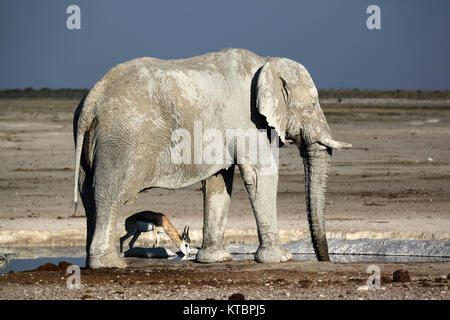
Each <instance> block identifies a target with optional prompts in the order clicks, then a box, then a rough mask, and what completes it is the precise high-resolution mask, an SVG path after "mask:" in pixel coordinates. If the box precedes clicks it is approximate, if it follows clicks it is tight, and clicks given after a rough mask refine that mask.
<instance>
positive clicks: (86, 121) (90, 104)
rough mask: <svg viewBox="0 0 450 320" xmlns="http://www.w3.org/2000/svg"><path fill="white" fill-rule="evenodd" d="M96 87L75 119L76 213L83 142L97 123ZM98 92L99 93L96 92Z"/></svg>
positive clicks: (74, 204)
mask: <svg viewBox="0 0 450 320" xmlns="http://www.w3.org/2000/svg"><path fill="white" fill-rule="evenodd" d="M95 89H96V88H95V87H94V88H93V89H92V90H91V91H90V92H89V94H88V95H87V96H86V98H85V99H84V103H83V106H82V109H81V111H80V114H79V117H78V119H75V121H74V126H76V129H75V128H74V129H75V132H76V133H75V181H74V190H73V206H74V210H75V213H76V212H77V206H78V183H79V176H80V165H81V154H82V152H83V142H84V139H85V135H86V133H87V132H88V131H89V130H91V128H92V127H93V126H94V125H95V123H96V120H95V119H96V116H95V115H96V113H95V111H96V105H97V104H96V101H97V99H95V97H96V96H98V92H95V91H94V90H95ZM96 93H97V94H96Z"/></svg>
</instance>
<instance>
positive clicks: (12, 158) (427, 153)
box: [0, 99, 450, 299]
mask: <svg viewBox="0 0 450 320" xmlns="http://www.w3.org/2000/svg"><path fill="white" fill-rule="evenodd" d="M322 104H323V107H324V110H325V113H326V116H327V119H328V122H329V124H330V127H331V129H332V131H333V135H334V137H335V138H336V139H338V140H343V141H347V142H351V143H352V144H353V146H354V148H353V149H351V150H349V151H341V152H335V155H334V160H333V165H332V171H331V174H330V179H329V188H328V198H327V229H328V231H329V232H330V235H331V236H336V237H341V238H345V237H353V238H358V237H359V238H361V237H391V238H405V239H446V240H449V239H450V236H449V233H450V219H449V218H450V212H449V211H450V160H449V158H450V148H449V147H448V146H449V138H450V126H449V124H450V102H449V101H448V100H446V101H431V102H430V101H423V100H422V101H410V100H401V101H398V100H390V99H384V100H380V99H378V100H377V99H372V100H361V99H359V100H355V99H353V100H351V99H343V100H342V101H341V102H337V101H336V100H328V101H324V102H323V103H322ZM76 105H77V101H75V100H56V99H35V100H31V99H28V100H20V99H18V100H1V101H0V150H1V154H0V162H1V164H2V165H1V166H0V204H1V205H0V246H3V247H5V246H8V247H10V246H14V245H24V244H27V243H33V241H36V239H40V241H41V242H40V244H41V245H42V243H45V241H49V240H48V238H45V237H44V238H39V235H42V234H43V231H49V232H57V231H58V232H61V233H60V234H59V237H60V238H58V239H59V240H54V239H53V240H51V241H56V242H58V241H59V242H58V243H56V244H67V243H73V244H78V245H79V244H82V243H83V241H84V231H83V230H84V224H85V219H84V218H74V217H71V216H72V215H73V211H72V208H71V201H72V188H73V185H72V180H73V167H74V166H73V163H74V159H73V158H74V152H73V140H72V123H71V117H72V112H73V109H74V108H75V107H76ZM280 164H281V166H280V183H279V187H278V216H279V228H280V229H281V230H282V232H281V234H282V239H283V241H284V242H286V241H289V240H294V239H298V238H300V237H306V236H307V235H308V231H307V222H306V216H305V205H304V186H303V168H302V167H301V160H300V159H299V157H298V152H297V150H296V149H295V148H294V147H292V146H288V147H287V148H283V149H281V152H280ZM145 209H151V210H155V211H161V212H164V213H166V214H167V215H168V216H169V217H170V219H171V220H172V221H173V223H174V224H175V226H176V227H177V228H179V229H181V228H182V227H183V226H184V225H185V224H189V225H190V226H191V229H192V230H193V231H194V235H196V236H195V237H194V238H195V239H196V241H197V243H198V242H199V241H200V240H201V237H200V236H201V232H200V231H201V227H202V194H201V190H200V184H195V185H193V186H191V187H188V188H185V189H183V190H175V191H170V190H161V189H157V190H151V191H149V192H145V193H143V194H141V195H140V198H139V200H138V202H137V203H136V204H135V205H133V206H125V207H124V208H123V209H122V210H121V212H120V218H119V226H118V229H122V228H123V227H122V226H123V224H122V223H123V220H124V219H125V218H126V217H127V216H128V215H130V214H131V213H134V212H137V211H139V210H145ZM78 215H82V210H81V213H78ZM69 229H70V230H72V232H73V233H72V234H70V233H68V230H69ZM30 230H36V231H38V232H37V233H36V234H34V235H31V234H30V233H28V234H25V233H24V234H23V237H22V238H20V237H18V236H17V237H16V238H14V236H15V235H18V234H20V232H18V231H30ZM228 230H229V231H228V237H227V240H228V241H229V242H231V241H236V242H239V241H241V242H242V241H245V242H249V241H255V232H254V230H255V222H254V218H253V214H252V212H251V208H250V205H249V202H248V199H247V196H246V193H245V190H244V186H243V183H242V181H241V179H240V177H239V176H236V180H235V185H234V189H233V197H232V204H231V208H230V218H229V223H228ZM77 232H78V233H77ZM248 232H250V236H249V237H246V236H245V234H248ZM252 232H253V233H252ZM72 235H73V236H72ZM283 235H284V236H283ZM77 237H78V238H77ZM293 237H294V239H293ZM11 239H12V240H11ZM46 239H47V240H46ZM55 239H56V238H55ZM42 241H43V242H42ZM65 241H66V242H65ZM53 244H55V243H53ZM366 266H367V264H364V263H353V264H317V263H315V262H291V263H288V264H282V265H276V266H270V267H267V268H268V270H270V271H268V270H266V271H264V270H262V269H259V268H260V267H259V265H257V264H254V263H253V262H237V261H236V262H232V263H228V264H224V265H220V266H217V267H211V266H203V265H197V264H193V263H191V262H188V263H186V264H183V265H179V266H172V265H171V266H170V267H168V265H166V264H164V265H160V264H158V263H155V264H153V263H151V264H150V265H148V266H145V268H144V269H142V270H141V269H139V268H140V267H135V268H137V269H135V271H134V272H133V274H134V275H136V277H135V278H133V277H134V275H133V274H131V273H129V271H130V270H131V269H130V270H129V269H127V270H125V271H123V270H120V271H119V270H116V271H105V272H102V271H83V272H82V277H83V279H85V281H86V282H85V283H86V287H84V288H83V291H81V292H68V291H67V290H65V289H64V286H63V285H62V284H61V283H63V284H64V283H65V282H64V279H62V278H64V277H65V276H64V275H62V273H57V272H56V271H54V272H53V273H52V271H47V272H34V273H33V272H31V273H20V274H19V273H18V274H12V275H7V276H2V277H1V278H0V297H2V298H27V297H29V298H36V297H38V295H39V294H40V293H39V292H41V291H42V292H43V293H42V294H43V296H42V297H45V298H52V297H58V298H64V297H69V298H81V297H82V296H83V295H87V297H88V298H89V297H93V298H97V297H111V298H114V297H118V298H123V297H125V298H140V297H143V298H144V297H159V298H175V297H185V298H191V297H192V298H201V299H203V298H224V297H226V296H227V295H229V294H231V293H234V292H242V293H244V295H246V297H248V298H271V297H275V298H288V299H290V298H292V299H299V298H308V297H309V298H341V296H342V297H343V298H360V297H362V298H377V297H379V298H389V299H390V298H396V299H402V298H403V297H405V298H420V297H422V298H428V297H429V298H443V297H444V298H445V299H448V290H447V287H446V286H447V280H446V281H445V282H442V281H441V280H436V279H438V278H439V277H441V276H442V275H446V274H447V273H448V264H436V265H435V264H431V265H429V264H423V263H422V264H421V263H411V264H407V265H405V268H406V269H408V270H410V271H411V270H415V271H414V272H412V271H411V273H412V278H413V282H412V283H406V284H398V283H394V284H386V285H385V290H381V291H380V290H377V291H376V292H375V291H374V292H372V291H368V292H364V291H356V288H357V286H358V285H361V284H362V283H363V282H364V281H365V280H364V279H367V274H366V273H365V268H366ZM381 266H382V268H381V269H382V272H383V274H389V273H391V271H393V269H395V268H400V266H399V265H396V264H381ZM435 266H439V267H438V269H439V272H436V273H433V272H432V271H433V268H435ZM167 268H169V269H170V270H169V271H167V273H166V271H164V272H163V271H162V270H167ZM221 268H222V269H223V270H222V271H221ZM255 268H256V269H255ZM308 268H309V269H308ZM318 268H331V269H332V268H337V269H336V270H331V269H330V270H328V271H324V272H325V273H324V274H321V273H320V272H321V271H318V270H320V269H318ZM132 269H133V267H132ZM444 269H445V270H444ZM146 270H149V271H146ZM188 270H191V271H192V272H191V273H189V275H190V276H191V275H192V277H193V278H192V279H195V281H194V280H192V281H190V280H189V278H187V277H184V278H183V277H181V279H182V280H177V279H180V276H181V275H183V274H184V275H186V272H187V271H188ZM214 270H217V275H215V273H214V272H216V271H214ZM446 270H447V271H446ZM55 272H56V273H55ZM130 272H131V271H130ZM232 272H233V273H232ZM146 273H149V276H147V275H146ZM230 274H232V275H233V276H232V277H230ZM137 275H139V276H137ZM117 276H119V278H120V277H122V276H130V277H131V278H130V279H134V280H130V281H133V283H132V284H130V283H129V282H126V283H125V282H122V284H120V283H121V282H120V281H119V282H114V281H115V280H116V278H117ZM30 277H32V278H30ZM96 277H98V279H100V280H99V281H98V282H95V281H97V280H95V279H96ZM352 277H353V279H357V280H355V281H353V280H352V279H351V278H352ZM140 278H141V279H142V280H139V279H140ZM203 278H204V279H205V281H206V282H205V284H203V283H202V281H201V280H202V279H203ZM214 278H217V279H218V280H217V282H215V280H213V279H214ZM272 278H273V279H272ZM25 279H26V280H25ZM52 279H53V280H52ZM208 279H209V280H208ZM248 279H253V280H254V281H253V280H251V281H250V280H248ZM277 279H281V280H280V281H278V282H277V281H276V280H277ZM283 279H284V280H283ZM40 280H42V281H40ZM319 280H320V281H319ZM425 280H426V281H425ZM26 281H28V282H26ZM46 281H47V282H49V285H45V286H42V285H41V284H40V283H41V282H43V283H45V282H46ZM52 281H53V282H52ZM61 281H62V282H61ZM137 281H140V282H137ZM158 281H163V282H162V283H161V285H160V284H159V283H158ZM171 281H172V282H171ZM177 281H181V282H180V283H179V285H178V284H176V283H177ZM183 281H184V282H183ZM227 281H229V282H230V284H229V285H227V284H226V282H227ZM271 281H272V284H271ZM302 281H310V283H309V284H310V286H309V287H307V288H306V287H305V288H303V287H302V284H301V282H302ZM188 282H191V284H188ZM99 283H103V285H98V284H99ZM127 283H128V284H127ZM194 283H195V284H194ZM267 283H268V284H267ZM150 284H151V285H150ZM166 284H170V285H173V286H172V287H171V288H170V289H162V288H163V286H164V285H166ZM183 285H184V286H185V287H182V286H183ZM175 286H177V287H175ZM49 288H52V289H49ZM192 288H196V289H195V290H193V289H192ZM272 288H277V290H272ZM225 289H226V290H225ZM278 289H279V290H278ZM40 290H41V291H40ZM46 290H50V291H49V292H47V293H48V294H47V293H45V291H46ZM116 291H117V293H115V292H116ZM120 292H123V293H122V294H121V293H120ZM284 292H285V293H286V294H285V293H284ZM442 292H443V293H442ZM22 293H23V294H22ZM139 294H140V295H141V296H139ZM284 294H285V295H284ZM271 295H272V296H271ZM321 295H322V296H321Z"/></svg>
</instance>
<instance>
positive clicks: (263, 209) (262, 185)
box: [239, 165, 292, 262]
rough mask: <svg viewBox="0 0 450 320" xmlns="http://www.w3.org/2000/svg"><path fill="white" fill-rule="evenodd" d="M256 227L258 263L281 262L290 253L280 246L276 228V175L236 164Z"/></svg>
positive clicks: (290, 256)
mask: <svg viewBox="0 0 450 320" xmlns="http://www.w3.org/2000/svg"><path fill="white" fill-rule="evenodd" d="M239 169H240V171H241V175H242V178H243V180H244V183H245V187H246V189H247V192H248V195H249V199H250V202H251V205H252V208H253V212H254V214H255V218H256V224H257V227H258V238H259V248H258V250H257V251H256V253H255V260H256V261H258V262H285V261H289V260H291V259H292V254H291V253H290V252H289V251H288V250H286V249H285V248H283V247H282V246H281V245H280V238H279V234H278V226H277V203H276V201H277V186H278V175H277V174H265V173H264V172H263V170H261V169H260V168H258V167H257V166H253V165H239Z"/></svg>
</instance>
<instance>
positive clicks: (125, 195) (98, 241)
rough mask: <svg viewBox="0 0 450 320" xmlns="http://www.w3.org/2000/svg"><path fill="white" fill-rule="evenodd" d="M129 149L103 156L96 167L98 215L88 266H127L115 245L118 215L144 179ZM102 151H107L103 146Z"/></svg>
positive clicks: (95, 191) (96, 207) (102, 152)
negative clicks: (134, 164)
mask: <svg viewBox="0 0 450 320" xmlns="http://www.w3.org/2000/svg"><path fill="white" fill-rule="evenodd" d="M127 151H129V150H124V151H122V152H120V153H119V154H118V155H117V158H115V159H112V158H111V157H105V158H100V159H99V160H98V161H97V164H96V167H95V173H94V179H93V181H94V183H93V190H94V201H95V212H96V216H95V228H94V233H93V236H92V242H91V244H90V248H89V252H88V255H89V259H88V260H89V265H88V267H91V268H102V267H117V268H124V267H126V263H125V260H124V259H123V258H122V257H121V256H120V255H119V250H117V249H116V224H117V215H118V212H119V210H120V208H121V207H122V205H123V204H124V203H125V202H126V201H127V200H129V199H132V198H134V196H135V195H136V194H137V192H138V190H137V188H139V186H140V185H141V182H142V181H141V179H140V177H141V175H139V174H137V173H139V172H140V171H139V170H137V168H136V167H135V166H133V161H134V160H135V159H134V154H133V151H132V150H131V151H130V152H127ZM99 152H100V154H105V153H106V152H105V151H104V150H100V151H99ZM106 154H107V153H106ZM113 160H115V161H113ZM129 231H130V230H127V233H128V232H129Z"/></svg>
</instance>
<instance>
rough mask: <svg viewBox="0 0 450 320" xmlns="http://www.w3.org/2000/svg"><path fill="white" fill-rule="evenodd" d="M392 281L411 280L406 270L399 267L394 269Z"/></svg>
mask: <svg viewBox="0 0 450 320" xmlns="http://www.w3.org/2000/svg"><path fill="white" fill-rule="evenodd" d="M392 281H393V282H411V278H410V276H409V273H408V270H405V269H400V270H397V271H394V274H393V279H392Z"/></svg>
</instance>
